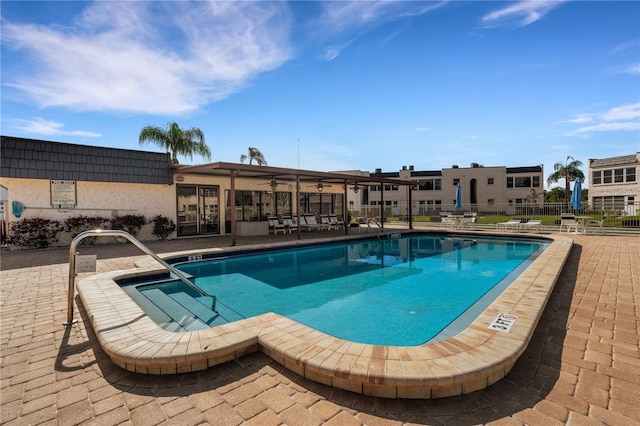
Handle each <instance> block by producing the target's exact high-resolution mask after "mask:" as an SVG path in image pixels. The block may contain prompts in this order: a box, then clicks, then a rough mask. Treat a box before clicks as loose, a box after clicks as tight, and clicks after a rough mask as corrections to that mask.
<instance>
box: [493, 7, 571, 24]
mask: <svg viewBox="0 0 640 426" xmlns="http://www.w3.org/2000/svg"><path fill="white" fill-rule="evenodd" d="M564 1H565V0H529V1H519V2H516V3H513V4H511V5H509V6H507V7H504V8H502V9H499V10H496V11H494V12H491V13H489V14H487V15H485V16H483V17H482V23H483V25H484V26H486V27H502V26H513V27H523V26H525V25H529V24H532V23H534V22H536V21H538V20H539V19H542V17H544V16H545V15H546V14H547V13H549V12H550V11H551V10H553V9H555V8H556V7H558V6H559V5H560V4H562V3H564Z"/></svg>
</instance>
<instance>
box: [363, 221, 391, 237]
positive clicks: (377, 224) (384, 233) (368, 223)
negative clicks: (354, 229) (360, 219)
mask: <svg viewBox="0 0 640 426" xmlns="http://www.w3.org/2000/svg"><path fill="white" fill-rule="evenodd" d="M371 222H373V223H375V224H376V226H377V227H378V229H380V234H383V235H386V236H387V238H389V234H387V233H386V232H384V228H383V227H382V226H381V225H380V224H379V223H378V221H377V220H375V219H373V218H371V219H369V220H367V232H368V231H372V232H375V231H373V229H372V228H371ZM380 234H376V236H377V237H378V239H380Z"/></svg>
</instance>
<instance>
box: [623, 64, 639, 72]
mask: <svg viewBox="0 0 640 426" xmlns="http://www.w3.org/2000/svg"><path fill="white" fill-rule="evenodd" d="M622 73H623V74H640V64H634V65H629V66H628V67H626V68H625V69H624V70H623V71H622Z"/></svg>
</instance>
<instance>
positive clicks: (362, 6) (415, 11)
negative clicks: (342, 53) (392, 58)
mask: <svg viewBox="0 0 640 426" xmlns="http://www.w3.org/2000/svg"><path fill="white" fill-rule="evenodd" d="M446 3H447V2H446V1H440V2H423V1H418V2H397V1H388V0H379V1H328V2H326V3H324V13H323V16H322V17H321V18H320V22H321V23H322V24H323V26H324V27H325V28H331V30H330V31H331V32H332V33H337V32H341V31H344V30H347V29H357V28H359V27H362V26H365V25H368V24H378V23H380V22H388V21H393V20H396V19H399V18H404V17H408V16H418V15H422V14H424V13H427V12H429V11H432V10H435V9H438V8H440V7H442V6H443V5H445V4H446Z"/></svg>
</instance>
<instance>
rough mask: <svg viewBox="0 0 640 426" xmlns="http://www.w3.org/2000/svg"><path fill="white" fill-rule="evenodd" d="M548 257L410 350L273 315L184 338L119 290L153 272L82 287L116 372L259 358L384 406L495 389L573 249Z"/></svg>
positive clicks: (562, 243)
mask: <svg viewBox="0 0 640 426" xmlns="http://www.w3.org/2000/svg"><path fill="white" fill-rule="evenodd" d="M551 238H552V239H553V240H554V241H553V242H552V243H551V244H550V245H549V247H548V248H547V250H546V251H545V252H544V253H542V254H541V255H540V256H539V257H538V259H536V260H535V261H534V262H533V263H532V265H531V266H529V268H527V269H526V270H525V271H524V272H523V273H522V274H521V275H520V276H519V277H518V278H517V279H516V280H515V281H514V282H513V284H512V285H511V286H509V288H508V289H506V290H505V291H504V293H503V294H502V295H500V297H499V298H498V299H496V300H495V301H494V302H493V303H492V304H491V306H490V307H489V308H487V309H486V310H485V311H484V312H483V313H482V314H481V315H480V316H479V317H478V318H477V319H476V320H475V321H474V322H473V323H472V324H471V325H470V326H469V327H467V328H466V329H465V330H463V331H462V332H460V333H459V334H457V335H455V336H454V337H451V338H449V339H446V340H442V341H438V342H435V343H429V344H424V345H420V346H411V347H396V346H378V345H367V344H361V343H354V342H349V341H345V340H342V339H338V338H334V337H332V336H329V335H326V334H324V333H322V332H320V331H318V330H315V329H312V328H310V327H307V326H305V325H303V324H300V323H298V322H296V321H294V320H292V319H290V318H287V317H284V316H281V315H278V314H274V313H268V314H263V315H259V316H256V317H251V318H247V319H243V320H240V321H236V322H232V323H229V324H223V325H220V326H216V327H211V328H206V329H203V330H196V331H190V332H183V333H174V332H170V331H167V330H163V329H161V328H160V327H159V326H158V325H157V324H156V323H155V322H154V321H153V320H152V319H151V318H150V317H149V316H147V315H145V314H144V312H143V311H142V310H141V308H140V307H139V306H138V305H137V304H136V303H135V302H134V301H133V300H131V298H130V297H129V296H128V295H127V294H126V293H125V292H124V291H123V290H122V288H120V286H119V285H118V284H117V283H116V282H115V280H116V279H118V278H121V277H130V276H144V275H146V274H149V273H153V272H154V271H157V269H158V264H157V263H155V261H153V260H152V259H144V260H142V261H140V262H138V264H137V266H138V268H135V269H132V270H128V271H114V272H107V273H102V274H98V275H93V276H90V277H87V278H84V279H82V280H81V281H80V283H79V285H78V292H79V294H80V298H81V299H82V303H83V306H84V308H85V310H86V313H87V316H88V318H89V319H90V321H91V322H92V324H93V328H94V330H95V333H96V336H97V337H98V341H99V342H100V345H101V346H102V347H103V349H104V351H105V352H106V353H107V354H108V356H109V357H110V358H111V359H112V360H113V362H114V363H115V364H117V365H119V366H121V367H122V368H125V369H127V370H129V371H135V372H139V373H144V374H176V373H187V372H191V371H198V370H203V369H206V368H209V367H211V366H214V365H217V364H221V363H224V362H227V361H230V360H233V359H235V358H239V357H241V356H243V355H246V354H248V353H251V352H255V351H261V352H263V353H265V354H266V355H268V356H270V357H271V358H273V359H274V360H275V361H277V362H278V363H280V364H282V365H284V366H285V367H286V368H288V369H290V370H291V371H293V372H295V373H297V374H299V375H301V376H303V377H305V378H307V379H310V380H314V381H317V382H319V383H323V384H326V385H329V386H333V387H337V388H340V389H345V390H349V391H352V392H356V393H360V394H364V395H371V396H380V397H387V398H423V399H429V398H440V397H447V396H454V395H461V394H465V393H469V392H473V391H476V390H480V389H483V388H486V387H487V386H490V385H491V384H493V383H495V382H496V381H498V380H500V379H501V378H503V377H504V376H505V375H506V374H507V373H508V372H509V371H510V370H511V368H512V367H513V365H514V364H515V362H516V361H517V359H518V357H519V356H520V355H521V354H522V353H523V352H524V350H525V349H526V347H527V345H528V343H529V340H530V339H531V336H532V335H533V332H534V330H535V328H536V325H537V323H538V320H539V319H540V316H541V315H542V312H543V310H544V307H545V305H546V302H547V299H548V298H549V296H550V294H551V292H552V290H553V287H554V285H555V282H556V280H557V279H558V276H559V275H560V272H561V271H562V267H563V266H564V263H565V261H566V259H567V257H568V255H569V252H570V251H571V246H572V243H573V241H572V240H571V239H570V238H568V237H565V236H555V235H554V236H552V237H551ZM502 312H504V313H510V314H513V315H516V316H517V321H516V322H515V323H514V325H513V326H512V328H511V330H510V331H509V332H508V333H505V332H498V331H494V330H490V329H489V328H488V324H490V323H491V322H492V321H493V320H494V319H495V317H496V316H497V315H498V314H499V313H502Z"/></svg>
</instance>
